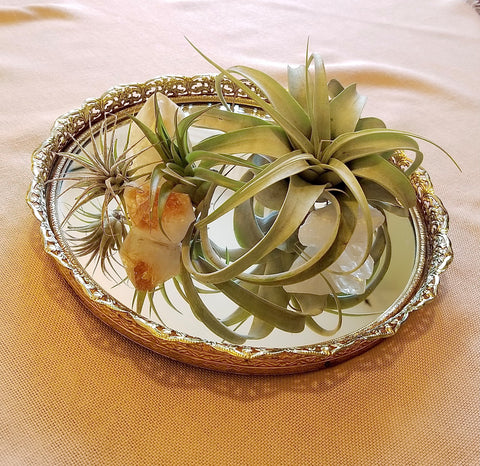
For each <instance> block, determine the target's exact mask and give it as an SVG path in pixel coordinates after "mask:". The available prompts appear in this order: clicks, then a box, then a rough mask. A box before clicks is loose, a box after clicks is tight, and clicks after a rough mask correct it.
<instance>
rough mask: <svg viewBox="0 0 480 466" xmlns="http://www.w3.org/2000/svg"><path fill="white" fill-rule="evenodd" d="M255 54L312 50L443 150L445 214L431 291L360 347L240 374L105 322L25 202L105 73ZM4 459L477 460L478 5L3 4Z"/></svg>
mask: <svg viewBox="0 0 480 466" xmlns="http://www.w3.org/2000/svg"><path fill="white" fill-rule="evenodd" d="M184 36H188V37H189V38H190V39H191V40H192V41H194V42H195V43H196V44H197V45H198V46H200V47H201V48H202V49H203V50H204V51H206V52H207V53H208V54H209V55H211V56H212V57H214V58H215V59H216V60H217V61H218V62H220V63H222V64H223V65H234V64H246V65H250V66H254V67H259V68H261V69H263V70H265V71H267V72H269V73H271V74H273V76H275V77H276V78H277V79H279V80H280V81H282V82H283V83H285V70H286V66H287V64H289V63H301V62H302V60H303V58H304V53H305V44H306V41H307V38H308V37H309V38H310V49H311V50H312V51H317V52H319V53H321V54H322V55H323V57H324V59H325V61H326V63H327V72H328V74H329V76H331V77H333V76H335V77H336V78H338V79H339V80H340V81H342V82H344V83H351V82H357V83H358V86H359V90H360V92H361V93H363V94H365V95H367V96H368V97H369V100H368V104H367V108H366V111H365V114H369V115H376V116H379V117H381V118H383V119H384V121H386V122H387V124H388V125H389V126H390V127H392V128H398V129H404V130H409V131H412V132H415V133H419V134H422V135H424V136H426V137H428V138H430V139H432V140H434V141H435V142H437V143H438V144H440V145H441V146H443V147H445V148H446V149H447V150H448V151H449V152H451V153H452V155H453V156H454V157H455V158H456V160H457V161H458V163H459V164H460V165H461V167H462V169H463V172H462V173H460V172H458V171H457V170H456V169H455V167H454V166H453V164H452V163H451V162H450V161H449V160H448V159H447V158H446V157H445V156H443V155H442V154H441V153H440V152H439V151H438V150H436V149H435V148H433V147H431V146H424V149H425V152H426V159H425V162H424V166H425V168H426V169H427V170H428V171H429V173H430V175H431V177H432V179H433V182H434V185H435V189H436V192H437V194H438V195H439V196H440V197H441V199H442V200H443V202H444V203H445V205H446V207H447V209H448V211H449V213H450V218H451V230H450V238H451V240H452V242H453V246H454V251H455V259H454V262H453V264H452V265H451V267H450V268H449V269H448V271H447V272H446V273H445V274H444V275H443V276H442V277H441V284H440V293H439V296H438V298H437V299H436V300H435V301H434V302H433V303H431V304H429V305H428V306H427V307H425V308H424V309H422V310H421V311H418V312H416V313H414V314H412V315H411V316H410V317H409V319H408V320H407V322H406V324H405V325H404V326H402V328H401V329H400V331H399V333H398V334H397V335H395V336H394V337H392V338H389V339H387V340H385V341H383V342H382V343H381V344H380V345H378V346H376V347H375V348H373V349H372V350H370V351H368V352H367V353H365V354H363V355H361V356H358V357H356V358H354V359H352V360H350V361H348V362H346V363H343V364H341V365H338V366H335V367H332V368H329V369H326V370H321V371H317V372H312V373H307V374H301V375H295V376H276V377H273V376H272V377H249V376H235V375H231V374H222V373H215V372H210V371H207V370H203V369H198V368H195V367H190V366H187V365H184V364H181V363H178V362H175V361H172V360H169V359H166V358H164V357H162V356H159V355H157V354H154V353H152V352H150V351H149V350H147V349H144V348H142V347H140V346H138V345H137V344H135V343H132V342H131V341H129V340H127V339H126V338H124V337H123V336H121V335H119V334H117V333H116V332H115V331H113V330H112V329H111V328H109V327H108V326H107V325H105V324H104V323H103V322H101V321H99V320H98V319H97V318H95V317H94V316H93V315H92V314H91V313H90V312H89V310H88V309H86V307H85V306H84V305H83V304H82V302H80V300H79V299H78V297H77V296H76V295H75V294H74V292H73V291H72V290H71V289H70V287H69V286H68V285H67V284H66V282H65V281H64V280H63V279H62V278H61V276H60V274H59V273H58V271H57V270H56V267H55V265H54V262H53V260H52V259H51V258H50V257H49V256H47V254H45V253H44V252H43V245H42V238H41V234H40V229H39V224H38V222H37V220H36V219H35V218H34V217H33V215H32V213H31V211H30V209H29V208H28V207H27V205H26V203H25V195H26V192H27V189H28V185H29V182H30V179H31V172H30V157H31V153H32V151H33V150H34V149H35V148H36V147H37V146H38V145H39V144H40V143H41V142H42V141H43V140H44V139H45V138H46V137H47V136H48V134H49V130H50V127H51V125H52V123H53V121H54V119H55V118H56V117H57V116H59V115H61V114H63V113H64V112H66V111H68V110H70V109H72V108H76V107H78V106H79V105H80V104H81V103H82V102H83V101H84V100H85V99H86V98H89V97H98V96H100V95H101V94H102V93H103V92H104V91H105V90H107V89H108V88H110V87H111V86H113V85H116V84H121V83H131V82H143V81H145V80H147V79H150V78H152V77H154V76H158V75H164V74H184V75H193V74H198V73H204V72H213V71H214V70H213V69H212V68H211V67H210V66H208V65H207V63H206V62H205V61H204V60H203V59H202V58H201V57H200V56H199V55H198V54H196V53H195V52H194V51H193V50H192V48H191V47H190V46H189V45H188V43H187V42H186V41H185V39H184ZM0 91H1V93H0V98H1V100H0V123H1V124H0V160H1V165H0V174H1V180H2V183H1V188H0V190H1V191H0V192H1V196H0V199H1V211H0V219H1V221H0V231H1V238H2V243H1V244H2V245H1V247H0V251H1V269H0V284H1V294H0V296H1V297H0V300H1V306H0V309H1V318H0V348H1V350H0V464H2V465H67V464H78V465H97V464H98V465H110V464H115V465H130V464H132V465H134V464H135V465H150V464H152V465H153V464H195V465H196V464H198V465H217V464H235V465H237V464H238V465H257V464H258V465H270V464H272V465H273V464H274V465H277V464H278V465H298V464H301V465H323V464H325V465H334V464H339V465H340V464H341V465H355V464H360V465H362V464H369V465H373V464H378V465H385V464H395V465H396V464H398V465H406V464H408V465H424V464H432V465H438V464H442V465H443V464H445V465H460V464H461V465H474V464H480V412H479V404H480V401H479V399H480V398H479V394H480V393H479V392H480V390H479V388H480V375H479V374H480V357H479V356H480V333H479V330H480V326H479V323H480V318H479V315H480V280H479V265H480V261H479V258H480V189H479V180H480V15H478V14H477V13H476V12H475V10H474V8H473V7H472V5H470V4H468V3H467V2H464V1H461V0H437V1H433V0H404V1H394V0H386V1H383V2H373V1H363V2H360V1H355V0H337V1H314V0H310V1H309V0H295V1H294V0H276V1H273V0H265V1H262V2H259V1H254V0H241V1H237V0H235V1H224V2H220V1H214V0H197V1H191V0H168V1H163V2H162V1H153V0H147V1H143V2H129V1H127V0H118V1H105V2H95V1H93V0H84V1H81V0H77V1H75V0H70V1H62V0H56V1H55V0H54V1H52V2H45V1H41V0H40V1H38V2H36V3H33V4H29V3H28V2H27V1H22V0H6V1H4V2H3V3H2V6H0Z"/></svg>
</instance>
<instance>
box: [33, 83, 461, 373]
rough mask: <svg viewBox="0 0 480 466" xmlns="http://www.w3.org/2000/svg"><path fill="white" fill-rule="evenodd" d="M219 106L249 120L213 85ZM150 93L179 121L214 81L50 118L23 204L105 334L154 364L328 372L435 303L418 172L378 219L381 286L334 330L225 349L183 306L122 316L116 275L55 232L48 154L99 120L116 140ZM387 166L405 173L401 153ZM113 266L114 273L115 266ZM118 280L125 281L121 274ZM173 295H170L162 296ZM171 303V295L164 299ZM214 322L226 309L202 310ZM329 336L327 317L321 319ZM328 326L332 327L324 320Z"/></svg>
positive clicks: (128, 94)
mask: <svg viewBox="0 0 480 466" xmlns="http://www.w3.org/2000/svg"><path fill="white" fill-rule="evenodd" d="M223 88H224V92H225V94H226V96H227V100H228V101H230V102H234V103H235V104H236V106H237V108H238V109H239V111H246V112H253V113H255V112H257V109H256V108H255V106H254V105H253V103H252V101H250V100H249V99H248V98H247V97H246V96H245V95H243V94H242V93H241V91H239V90H238V89H236V88H235V87H234V86H232V85H231V84H230V83H228V82H224V84H223ZM156 91H160V92H162V93H163V94H165V95H167V96H168V97H170V98H171V99H172V100H174V101H175V102H176V103H177V104H178V105H180V106H181V107H182V109H183V110H184V111H185V112H187V113H188V112H189V111H191V110H192V109H195V108H198V106H199V105H203V106H204V105H206V104H210V103H217V102H218V99H217V97H216V93H215V83H214V77H213V76H209V75H200V76H194V77H182V76H167V77H160V78H156V79H153V80H151V81H148V82H146V83H143V84H131V85H124V86H118V87H115V88H113V89H111V90H109V91H108V92H106V93H105V94H104V95H102V96H101V97H100V98H98V99H91V100H88V101H86V102H85V103H84V105H83V106H82V107H81V108H79V109H77V110H73V111H71V112H69V113H67V114H65V115H63V116H61V117H60V118H58V119H57V120H56V122H55V124H54V126H53V128H52V131H51V134H50V137H49V138H48V139H47V140H46V141H45V142H44V143H43V144H42V145H41V147H40V148H38V149H37V150H36V151H35V152H34V154H33V164H32V168H33V182H32V184H31V187H30V191H29V193H28V196H27V202H28V203H29V205H30V206H31V208H32V210H33V212H34V214H35V216H36V217H37V218H38V219H39V220H40V222H41V231H42V234H43V237H44V242H45V250H46V251H47V252H48V253H49V254H50V255H51V256H53V257H54V258H55V259H56V262H57V264H58V266H59V270H60V271H61V272H62V274H63V275H64V276H65V278H66V279H67V281H68V283H69V284H70V285H71V286H72V287H73V288H74V290H75V291H76V293H77V294H78V295H79V296H80V297H81V298H82V299H83V300H84V301H85V303H86V305H87V306H88V308H89V309H90V310H91V311H92V312H93V313H94V314H95V315H96V316H97V317H99V318H100V319H101V320H102V321H104V322H105V323H106V324H107V325H109V326H111V327H112V328H114V329H115V330H117V331H118V332H120V333H121V334H123V335H124V336H126V337H128V338H130V339H131V340H133V341H135V342H137V343H139V344H141V345H143V346H145V347H147V348H149V349H151V350H153V351H155V352H157V353H160V354H162V355H164V356H167V357H170V358H173V359H176V360H178V361H182V362H185V363H189V364H194V365H197V366H200V367H204V368H208V369H214V370H220V371H228V372H233V373H247V374H287V373H297V372H305V371H311V370H315V369H320V368H324V367H328V366H331V365H333V364H337V363H339V362H342V361H344V360H346V359H349V358H352V357H353V356H355V355H357V354H359V353H362V352H364V351H366V350H367V349H369V348H371V347H372V346H373V345H375V344H377V343H378V342H380V341H381V340H382V339H383V338H385V337H389V336H392V335H394V334H395V333H396V332H397V331H398V329H399V328H400V326H401V324H402V323H403V322H404V321H405V319H406V318H407V317H408V315H409V314H410V312H412V311H414V310H417V309H419V308H421V307H422V306H423V305H424V304H426V303H427V302H428V301H430V300H432V299H433V298H434V297H435V296H436V294H437V287H438V282H439V275H440V273H441V272H443V271H444V270H445V269H446V267H447V266H448V264H449V263H450V261H451V260H452V257H453V254H452V250H451V246H450V241H449V239H448V237H447V231H448V214H447V212H446V210H445V209H444V207H443V205H442V203H441V201H440V200H439V199H438V197H437V196H435V194H434V192H433V188H432V184H431V181H430V179H429V176H428V174H427V173H426V172H425V171H424V170H423V169H421V168H420V169H418V170H417V171H416V172H415V173H414V174H413V175H412V176H411V182H412V184H413V186H414V187H415V189H416V193H417V200H418V202H417V206H416V208H415V209H411V211H410V216H409V218H397V217H396V216H393V215H392V216H391V217H389V218H388V222H389V230H390V234H391V240H392V262H391V266H390V268H389V271H388V272H387V274H386V275H385V277H384V278H383V280H382V282H381V284H380V285H379V286H378V287H377V288H376V289H375V291H374V292H373V293H372V294H371V295H370V296H369V297H368V300H366V301H363V302H361V303H359V304H357V305H356V306H354V307H353V308H352V309H350V310H349V311H348V312H346V313H345V314H344V316H343V323H342V326H341V328H340V330H339V331H338V332H337V333H336V334H335V335H333V336H329V337H322V336H320V335H318V334H316V333H314V332H310V331H309V330H304V331H303V332H301V333H295V334H292V333H287V332H282V331H281V330H275V331H274V332H273V333H272V334H271V335H269V336H268V337H266V338H264V339H263V340H259V341H247V342H246V343H245V344H243V345H235V344H230V343H226V342H224V341H221V340H220V339H219V338H218V337H217V336H216V335H215V334H213V333H211V332H210V331H209V330H208V329H207V328H206V327H205V326H204V325H202V324H201V323H200V322H198V321H197V320H196V319H195V317H194V316H193V314H192V313H191V312H190V310H189V307H188V304H186V303H183V307H182V304H179V307H180V311H181V313H179V312H176V311H174V310H173V309H172V308H171V307H170V306H168V305H167V304H166V303H165V302H157V303H156V308H157V309H158V310H159V314H161V321H160V320H159V319H158V318H157V316H156V315H155V314H153V313H152V312H151V310H150V309H144V310H143V311H142V313H141V314H137V313H135V312H134V311H133V310H132V309H131V303H132V297H133V293H134V290H133V287H132V286H131V285H129V284H128V282H127V281H126V280H122V279H121V278H119V277H121V275H122V273H123V272H122V271H119V274H118V276H114V275H115V274H113V275H112V274H107V275H108V276H107V275H106V274H104V273H102V271H101V270H100V268H99V267H95V266H94V265H93V264H92V263H90V264H89V263H88V257H78V255H76V254H75V252H74V250H75V248H74V247H73V246H72V240H71V235H70V234H69V233H68V232H67V231H65V230H66V228H65V226H64V225H63V224H62V221H63V219H64V216H65V214H66V211H67V210H68V206H69V205H70V206H71V204H72V202H73V199H74V198H72V197H71V196H73V194H72V195H70V197H71V198H70V199H69V195H68V194H67V195H64V194H62V195H60V194H61V193H62V192H65V191H68V183H66V182H65V181H61V180H59V179H60V178H61V177H62V175H63V174H64V173H66V172H67V171H68V170H70V169H71V162H70V161H68V160H66V159H64V158H62V157H59V156H58V155H57V153H58V152H62V151H69V150H73V147H74V145H75V144H74V143H73V140H72V136H73V137H74V138H75V140H77V141H81V142H82V144H88V138H89V137H90V126H92V127H93V128H94V131H95V128H97V131H98V128H99V126H100V124H101V123H102V122H103V121H104V120H106V121H107V122H108V121H113V120H115V121H116V125H117V126H118V127H119V130H120V134H121V131H122V125H123V126H124V127H126V126H127V121H129V120H128V117H127V115H128V114H133V113H135V112H136V111H138V110H139V109H140V107H141V105H142V104H143V103H144V102H145V101H146V99H147V98H148V97H149V96H151V95H152V94H153V93H155V92H156ZM394 162H395V163H397V164H399V165H408V163H409V161H408V159H406V157H405V156H404V155H403V154H397V155H396V156H395V157H394ZM118 267H119V268H120V269H121V265H120V264H119V265H118ZM123 275H125V274H124V273H123ZM172 293H173V294H174V291H172ZM171 299H173V300H175V296H173V298H171ZM211 304H212V305H213V306H216V308H217V309H218V312H219V315H218V317H219V318H221V317H222V312H225V309H226V308H228V306H226V305H225V303H223V302H222V301H221V300H220V301H218V302H215V301H212V303H211ZM322 319H324V320H323V321H322V323H323V324H325V326H326V327H329V326H330V327H331V326H333V325H334V324H332V322H334V320H335V319H336V317H335V316H333V315H331V314H330V315H329V314H328V313H326V314H325V315H324V316H323V315H322ZM332 319H333V320H332Z"/></svg>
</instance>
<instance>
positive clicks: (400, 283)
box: [55, 106, 418, 348]
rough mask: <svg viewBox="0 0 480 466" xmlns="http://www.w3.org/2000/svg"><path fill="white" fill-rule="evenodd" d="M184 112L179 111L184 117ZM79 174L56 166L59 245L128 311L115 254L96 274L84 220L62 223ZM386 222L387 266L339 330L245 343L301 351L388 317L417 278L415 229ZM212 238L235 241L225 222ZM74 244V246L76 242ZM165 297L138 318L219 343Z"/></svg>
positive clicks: (66, 164) (220, 302)
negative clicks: (84, 242) (86, 248)
mask: <svg viewBox="0 0 480 466" xmlns="http://www.w3.org/2000/svg"><path fill="white" fill-rule="evenodd" d="M189 108H191V106H190V107H186V108H185V109H186V110H187V111H188V109H189ZM128 122H129V120H127V119H123V120H122V119H121V118H119V119H118V121H117V128H116V131H115V137H116V138H117V139H118V145H119V147H120V146H122V143H124V142H125V141H126V140H127V134H128V124H129V123H128ZM205 131H208V130H204V129H199V128H194V129H193V131H192V133H191V138H192V141H195V139H196V138H201V137H205ZM77 139H78V141H79V142H80V143H81V145H82V146H83V147H84V148H85V149H86V150H87V151H88V150H90V149H91V146H92V144H91V141H90V140H89V133H88V132H85V133H83V134H82V135H78V136H77ZM68 150H71V151H74V152H75V151H77V152H78V151H79V149H78V147H77V146H76V145H75V144H72V145H71V146H70V147H69V148H67V149H66V151H68ZM79 172H81V169H79V167H78V166H77V165H76V164H75V162H71V161H68V160H64V161H63V162H62V163H60V164H59V165H58V166H57V171H56V175H55V177H56V178H65V179H64V180H62V181H58V182H56V183H55V193H56V213H57V216H58V221H59V224H61V225H62V226H61V231H62V235H63V239H64V241H65V244H67V245H68V247H69V248H70V249H71V250H72V252H73V254H74V256H75V257H76V259H77V260H78V263H79V266H80V267H81V268H82V269H84V270H85V271H86V272H87V274H88V275H89V276H90V277H91V279H92V281H94V282H95V283H96V284H98V285H99V286H100V287H102V288H103V289H104V290H105V291H106V292H107V293H108V294H110V295H111V296H112V297H113V298H114V299H115V300H116V301H117V302H119V303H121V304H122V305H123V306H125V307H128V308H132V302H133V299H134V292H135V290H134V288H133V286H132V285H131V284H130V283H129V282H128V280H127V279H126V273H125V271H124V269H123V266H122V264H121V260H120V258H119V255H118V253H116V254H114V255H113V256H112V258H111V259H112V260H111V263H112V264H113V266H112V267H109V268H108V270H107V272H108V273H104V271H102V270H101V267H100V266H97V265H96V261H95V260H91V256H90V255H80V254H78V253H76V252H75V251H78V249H77V247H78V244H81V239H82V237H84V235H85V233H82V232H81V231H79V228H80V229H81V227H82V226H83V225H84V224H85V218H84V217H82V214H81V213H79V214H78V215H73V216H71V217H70V218H69V219H68V220H67V221H66V222H64V220H65V218H66V216H67V214H68V212H69V210H70V208H71V207H72V205H74V203H75V201H76V198H77V196H78V194H79V190H78V189H77V188H73V189H72V184H73V183H74V181H72V180H69V178H72V177H74V176H75V175H76V174H78V173H79ZM100 209H101V199H95V200H93V201H91V202H89V203H88V204H86V205H85V206H83V207H82V210H83V212H84V213H87V214H88V215H90V214H95V213H97V214H98V213H99V212H100ZM385 215H386V221H387V223H388V226H389V232H390V237H391V245H392V248H391V254H392V257H391V263H390V266H389V268H388V271H387V272H386V274H385V276H384V278H383V279H382V281H381V282H380V284H379V285H378V286H377V288H376V289H375V290H374V291H373V293H372V294H371V295H369V296H368V299H367V300H365V301H363V302H361V303H359V304H357V305H355V306H353V307H351V308H349V309H346V310H345V311H344V312H343V321H342V326H341V328H340V330H339V331H338V332H337V333H336V334H335V335H333V336H328V337H327V336H322V335H319V334H317V333H315V332H313V331H312V330H310V329H308V328H306V329H305V330H304V331H303V332H300V333H288V332H284V331H281V330H278V329H275V330H274V331H273V332H272V333H271V334H270V335H269V336H267V337H265V338H263V339H261V340H249V341H248V342H247V343H248V344H250V345H252V346H257V347H268V348H288V347H294V346H303V345H311V344H317V343H321V342H323V341H326V340H330V339H332V338H335V337H341V336H343V335H346V334H350V333H354V332H357V331H359V330H360V329H362V328H364V327H366V326H368V325H370V324H372V323H374V322H375V321H376V320H377V319H378V318H379V317H380V316H381V315H382V314H384V313H388V312H389V309H391V308H392V306H394V305H395V302H396V301H397V300H398V299H399V297H401V296H402V295H403V294H404V291H405V290H406V289H408V287H409V284H410V282H411V280H413V278H414V276H415V274H416V272H417V267H418V264H417V249H418V247H417V246H418V245H417V244H416V242H417V238H418V231H417V230H418V225H417V224H416V221H415V220H414V219H412V218H410V217H408V218H405V217H399V216H396V215H393V214H390V213H386V214H385ZM211 228H212V229H214V230H212V232H211V235H212V238H213V239H214V240H215V241H218V242H219V243H220V244H222V245H223V246H225V247H228V248H233V247H235V245H236V243H235V239H234V235H233V232H232V229H231V227H230V225H229V222H228V218H225V221H223V222H219V223H214V224H213V226H212V227H211ZM79 239H80V241H79ZM165 290H166V294H167V296H168V299H169V300H170V304H169V303H168V302H167V301H166V300H165V299H164V297H163V296H162V293H156V294H155V298H154V299H155V301H154V303H155V309H156V313H155V312H154V311H152V308H151V306H149V304H148V302H147V303H145V305H144V306H143V309H142V316H144V317H145V318H146V319H148V320H150V321H153V322H156V323H159V324H161V325H163V326H166V327H168V328H171V329H174V330H176V331H179V332H182V333H185V334H187V335H191V336H194V337H198V338H201V339H204V340H207V341H221V339H220V338H219V337H217V336H216V335H215V334H214V333H212V332H211V331H210V330H208V328H207V327H205V325H204V324H203V323H202V322H200V321H198V320H197V319H196V318H195V317H194V315H193V314H192V311H191V310H190V308H189V305H188V303H187V302H186V301H185V300H184V299H183V298H182V296H181V295H180V294H179V293H178V291H177V289H176V287H175V286H174V283H173V282H172V281H171V280H170V281H168V282H167V283H166V284H165ZM202 299H203V300H204V302H205V303H206V304H207V305H208V307H209V308H210V309H211V310H213V312H214V313H215V315H216V317H218V318H219V319H221V318H224V317H226V316H227V315H229V314H230V313H231V312H232V311H233V310H234V309H235V308H236V306H235V305H234V304H233V303H231V302H230V301H229V300H228V299H227V298H226V297H225V296H224V295H222V294H221V293H214V294H205V295H203V296H202ZM315 320H316V321H317V322H318V323H319V324H320V325H321V326H322V327H325V328H327V329H329V328H334V327H335V326H336V324H337V320H338V315H337V313H336V312H333V311H330V312H326V311H324V312H323V313H322V314H320V315H319V316H318V317H316V318H315ZM249 326H250V319H249V320H248V321H246V322H245V323H244V324H242V326H241V327H240V328H238V329H237V331H239V332H240V333H241V332H242V331H244V332H246V331H248V328H249Z"/></svg>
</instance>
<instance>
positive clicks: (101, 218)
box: [68, 202, 128, 279]
mask: <svg viewBox="0 0 480 466" xmlns="http://www.w3.org/2000/svg"><path fill="white" fill-rule="evenodd" d="M90 206H91V209H92V210H89V211H87V210H85V209H83V208H79V209H77V212H76V213H75V214H74V216H75V218H76V220H77V221H78V225H77V222H75V224H73V225H69V231H68V232H69V239H70V241H71V242H72V244H73V247H72V249H73V252H74V253H75V254H77V255H78V256H79V257H84V256H86V257H88V261H87V263H86V264H85V266H86V267H88V266H89V265H90V264H91V263H94V265H95V268H96V267H97V266H98V265H100V270H101V271H102V273H103V274H104V275H105V276H107V277H110V278H112V279H118V278H120V279H123V277H121V276H120V274H119V273H118V271H117V270H118V265H119V262H118V261H117V260H115V259H114V258H115V256H116V254H117V253H118V251H119V250H120V247H121V245H122V243H123V240H124V239H125V238H126V236H127V233H128V230H127V227H126V223H127V222H126V218H125V216H124V214H123V212H122V210H121V209H119V208H116V209H114V210H113V211H112V212H111V213H109V214H108V215H104V214H102V207H101V206H99V205H98V204H96V203H95V202H92V203H90V204H89V208H90ZM112 272H113V273H114V274H113V273H112ZM113 275H115V277H114V276H113Z"/></svg>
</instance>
